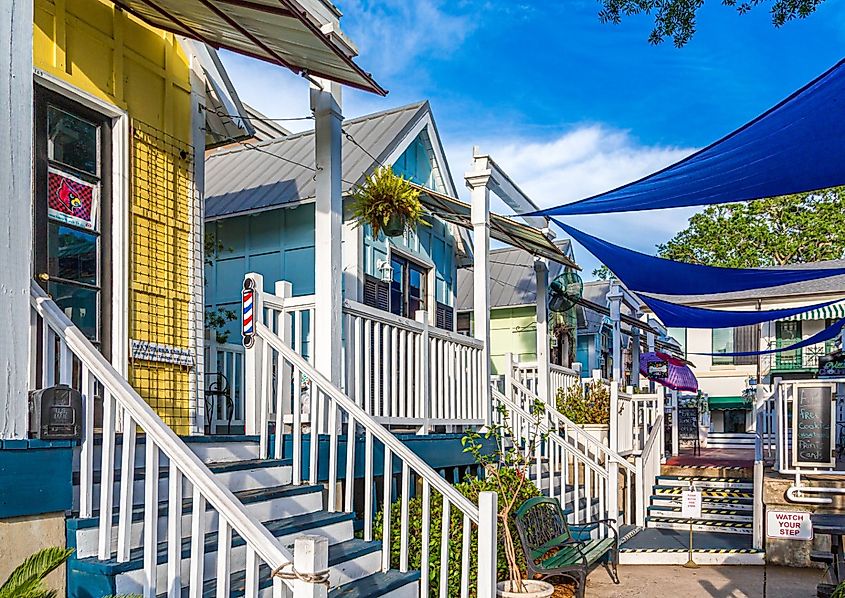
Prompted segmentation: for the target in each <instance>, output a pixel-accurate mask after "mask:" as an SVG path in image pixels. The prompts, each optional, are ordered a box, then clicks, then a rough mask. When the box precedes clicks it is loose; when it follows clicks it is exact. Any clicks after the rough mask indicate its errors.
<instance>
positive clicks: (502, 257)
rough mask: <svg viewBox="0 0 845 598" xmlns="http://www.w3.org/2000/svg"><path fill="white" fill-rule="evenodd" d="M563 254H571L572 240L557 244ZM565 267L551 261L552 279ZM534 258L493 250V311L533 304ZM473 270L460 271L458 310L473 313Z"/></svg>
mask: <svg viewBox="0 0 845 598" xmlns="http://www.w3.org/2000/svg"><path fill="white" fill-rule="evenodd" d="M555 245H556V246H557V247H558V248H559V249H560V250H561V253H563V254H564V255H569V248H570V243H569V239H561V240H558V241H555ZM562 269H563V266H562V265H561V264H558V263H556V262H552V261H550V262H549V280H552V279H553V278H554V277H555V276H557V275H558V274H560V272H561V270H562ZM536 280H537V279H536V277H535V274H534V257H533V256H532V255H531V254H529V253H527V252H525V251H523V250H522V249H517V248H515V247H505V248H502V249H493V250H491V251H490V308H491V309H495V308H499V307H517V306H522V305H534V304H535V303H536V302H537V285H536ZM473 288H474V285H473V271H472V270H471V269H469V268H461V269H459V270H458V300H457V305H458V311H459V312H460V311H470V310H471V309H472V305H473Z"/></svg>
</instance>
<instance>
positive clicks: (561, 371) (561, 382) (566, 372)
mask: <svg viewBox="0 0 845 598" xmlns="http://www.w3.org/2000/svg"><path fill="white" fill-rule="evenodd" d="M505 361H506V363H507V362H508V361H511V363H512V365H513V376H514V378H516V380H518V381H519V382H520V383H521V384H522V385H523V386H525V387H526V388H528V389H529V390H531V392H533V393H534V394H538V384H537V381H538V379H539V375H540V374H539V368H538V366H537V362H536V361H529V362H526V361H516V362H514V361H512V357H510V354H508V355H507V356H506V357H505ZM505 367H507V365H506V366H505ZM580 383H581V377H580V376H579V375H578V372H576V371H575V370H571V369H569V368H567V367H563V366H562V365H555V364H553V363H550V364H549V397H550V398H549V402H550V403H551V404H555V400H556V397H557V393H558V391H559V390H561V389H563V390H566V389H568V388H569V387H571V386H574V385H575V384H580Z"/></svg>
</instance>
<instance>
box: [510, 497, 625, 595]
mask: <svg viewBox="0 0 845 598" xmlns="http://www.w3.org/2000/svg"><path fill="white" fill-rule="evenodd" d="M514 518H515V521H516V529H517V531H518V532H519V539H520V540H521V541H522V548H523V551H524V552H525V560H526V561H527V565H528V576H529V577H530V578H538V577H539V578H540V579H547V578H550V577H568V578H570V579H573V580H575V582H576V583H577V584H578V587H577V589H576V594H575V595H576V597H577V598H583V596H584V586H585V585H586V581H587V573H588V572H589V571H590V570H591V569H592V568H593V566H594V565H595V564H597V563H599V562H601V561H604V562H605V566H606V567H607V570H608V573H609V574H610V576H611V578H612V579H613V582H614V583H617V584H618V583H619V576H618V574H617V565H618V564H619V537H618V535H617V533H616V530H615V529H614V528H613V525H612V524H611V520H609V519H602V520H598V521H590V522H587V523H584V524H581V525H577V526H575V525H572V526H570V525H569V524H568V523H567V522H566V513H565V512H564V511H563V509H561V507H560V503H559V502H558V501H557V499H555V498H548V497H545V496H541V497H537V498H530V499H528V500H526V501H525V502H524V503H522V504H521V505H520V506H519V508H518V509H517V510H516V513H515V517H514ZM601 526H603V527H606V528H607V529H608V530H609V533H608V534H607V535H606V536H604V537H600V538H593V537H592V532H593V530H596V529H598V528H599V527H601ZM605 557H606V558H605Z"/></svg>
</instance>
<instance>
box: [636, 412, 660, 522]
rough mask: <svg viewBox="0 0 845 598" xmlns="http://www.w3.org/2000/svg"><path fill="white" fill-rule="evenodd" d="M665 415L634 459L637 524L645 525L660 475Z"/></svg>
mask: <svg viewBox="0 0 845 598" xmlns="http://www.w3.org/2000/svg"><path fill="white" fill-rule="evenodd" d="M662 431H663V415H658V416H657V419H655V420H654V423H653V425H652V427H651V432H649V434H648V437H647V438H646V441H645V444H644V445H643V448H642V452H641V453H640V454H639V455H637V457H636V458H635V460H634V466H635V467H636V470H637V482H638V483H637V501H636V504H637V519H636V522H637V525H638V526H640V527H645V517H646V505H647V504H648V503H647V501H648V500H649V497H651V492H652V488H653V486H654V484H655V483H657V476H659V475H660V463H661V462H662V460H663V444H662V443H663V433H662Z"/></svg>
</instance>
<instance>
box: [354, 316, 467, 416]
mask: <svg viewBox="0 0 845 598" xmlns="http://www.w3.org/2000/svg"><path fill="white" fill-rule="evenodd" d="M343 314H344V326H345V327H344V332H345V337H346V342H345V343H344V346H345V359H344V362H345V364H346V376H345V380H346V391H347V394H348V395H349V397H350V398H351V399H353V400H354V401H355V403H356V404H357V405H358V406H359V407H361V408H362V409H363V410H364V411H365V412H366V413H368V414H370V415H372V416H373V417H375V418H376V420H377V421H379V422H381V423H383V424H386V425H401V426H414V427H417V428H420V429H421V430H422V431H423V432H426V431H428V430H429V429H430V428H431V426H433V425H449V426H452V425H461V426H475V425H480V424H482V423H483V421H484V420H483V413H482V405H481V400H480V397H481V359H482V356H483V354H484V351H483V347H484V345H483V343H482V342H481V341H478V340H476V339H473V338H470V337H468V336H465V335H463V334H457V333H454V332H449V331H446V330H441V329H439V328H436V327H434V326H430V325H429V324H428V323H427V318H428V314H427V313H426V312H418V314H417V320H410V319H408V318H402V317H399V316H396V315H394V314H391V313H388V312H384V311H382V310H378V309H374V308H372V307H369V306H367V305H364V304H361V303H357V302H355V301H349V300H346V301H344V304H343Z"/></svg>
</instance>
